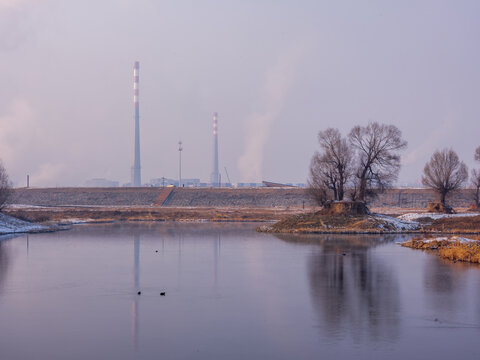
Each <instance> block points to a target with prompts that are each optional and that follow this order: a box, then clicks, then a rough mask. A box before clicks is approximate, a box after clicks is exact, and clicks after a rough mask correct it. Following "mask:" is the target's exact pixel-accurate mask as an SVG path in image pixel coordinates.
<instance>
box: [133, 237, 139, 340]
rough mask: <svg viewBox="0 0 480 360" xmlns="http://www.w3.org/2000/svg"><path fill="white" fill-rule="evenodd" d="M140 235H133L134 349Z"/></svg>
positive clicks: (136, 324) (136, 337) (136, 326)
mask: <svg viewBox="0 0 480 360" xmlns="http://www.w3.org/2000/svg"><path fill="white" fill-rule="evenodd" d="M139 267H140V235H134V236H133V282H134V294H135V295H134V296H135V297H134V299H133V302H132V339H133V347H134V349H135V350H136V349H137V346H138V318H139V314H138V296H137V295H136V294H137V292H138V291H139V288H140V280H139V278H140V276H139V273H140V271H139Z"/></svg>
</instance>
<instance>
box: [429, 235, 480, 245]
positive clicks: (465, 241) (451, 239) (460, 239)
mask: <svg viewBox="0 0 480 360" xmlns="http://www.w3.org/2000/svg"><path fill="white" fill-rule="evenodd" d="M422 241H423V242H425V243H431V242H434V241H449V242H457V241H458V242H460V243H462V244H468V243H476V242H478V240H474V239H469V238H465V237H462V236H451V237H446V236H440V237H436V238H431V239H423V240H422Z"/></svg>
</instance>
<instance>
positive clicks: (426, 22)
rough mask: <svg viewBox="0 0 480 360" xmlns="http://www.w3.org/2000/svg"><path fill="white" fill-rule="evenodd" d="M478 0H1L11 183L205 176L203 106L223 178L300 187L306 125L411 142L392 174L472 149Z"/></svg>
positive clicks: (0, 104)
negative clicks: (438, 153)
mask: <svg viewBox="0 0 480 360" xmlns="http://www.w3.org/2000/svg"><path fill="white" fill-rule="evenodd" d="M479 13H480V2H477V1H473V0H472V1H467V0H464V1H434V0H431V1H402V2H396V3H386V2H383V1H370V2H368V4H366V3H361V2H354V1H335V2H333V1H331V2H326V1H313V0H311V1H310V0H303V1H300V2H293V1H287V0H277V1H272V0H260V1H259V0H257V1H253V0H244V1H219V0H215V1H214V0H206V1H202V2H194V1H183V0H179V1H159V2H156V1H147V0H140V1H138V0H137V1H132V0H117V1H113V0H99V1H90V0H89V1H68V2H65V1H64V2H62V1H60V0H0V52H1V56H0V66H1V69H2V70H1V71H0V81H1V83H2V85H3V86H2V87H1V88H0V159H2V160H3V163H4V165H5V167H6V168H7V171H8V173H9V174H10V177H11V180H12V181H13V183H14V185H15V186H24V185H25V177H26V175H27V174H30V177H31V185H32V186H76V185H82V184H83V183H84V182H85V181H86V180H88V179H91V178H106V179H111V180H117V181H119V182H120V183H121V184H123V183H127V182H129V181H130V168H131V166H132V164H133V149H134V146H133V141H134V136H133V134H134V132H133V131H134V122H133V104H132V96H133V90H132V86H133V84H132V75H133V72H132V67H133V63H134V61H136V60H138V61H140V139H141V163H142V180H143V182H148V181H150V179H152V178H159V177H162V176H165V177H170V178H177V176H178V152H177V142H178V141H179V140H182V142H183V148H184V150H183V153H182V177H183V178H193V177H195V178H200V179H202V180H203V181H207V180H208V179H209V177H210V172H211V171H212V156H213V155H212V146H213V144H212V114H213V112H218V114H219V165H220V170H221V172H222V177H224V176H225V175H224V170H223V169H224V167H227V169H228V172H229V175H230V178H231V180H232V182H242V181H257V182H260V181H262V180H269V181H274V182H284V183H286V182H292V183H297V182H305V181H306V178H307V175H308V166H309V163H310V159H311V157H312V155H313V153H314V151H315V150H316V149H317V148H318V146H317V138H316V136H317V133H318V131H319V130H324V129H326V128H328V127H337V128H339V129H340V130H341V131H342V133H343V134H344V135H347V134H348V132H349V130H350V129H351V128H352V127H353V126H354V125H357V124H360V125H366V124H367V123H368V122H369V121H377V122H380V123H386V124H394V125H396V126H398V127H399V128H400V129H401V130H402V133H403V137H404V139H405V140H407V141H408V148H407V150H406V151H404V152H403V153H402V162H403V166H402V170H401V172H400V178H399V181H398V183H399V184H406V183H409V184H415V183H419V180H420V177H421V173H422V170H423V167H424V165H425V163H426V161H427V160H428V159H429V158H430V156H431V154H432V153H433V152H434V151H435V150H436V149H440V148H444V147H451V148H453V149H454V150H455V151H457V153H458V154H459V156H460V158H461V159H462V160H463V161H465V163H466V164H467V165H468V166H469V167H470V168H471V167H474V166H476V165H475V163H474V161H473V154H474V150H475V148H476V147H477V146H479V145H480V141H479V140H478V135H477V133H476V130H477V129H478V125H477V121H478V119H479V118H480V107H479V105H478V99H477V98H478V94H479V93H480V71H479V66H478V64H479V63H480V49H479V47H478V44H477V43H478V39H479V38H480V22H479V21H478V14H479Z"/></svg>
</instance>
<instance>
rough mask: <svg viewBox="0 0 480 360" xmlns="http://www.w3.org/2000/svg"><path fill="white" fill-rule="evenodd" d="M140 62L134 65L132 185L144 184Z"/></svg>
mask: <svg viewBox="0 0 480 360" xmlns="http://www.w3.org/2000/svg"><path fill="white" fill-rule="evenodd" d="M139 71H140V63H139V62H138V61H135V63H134V65H133V107H134V109H135V155H134V160H133V167H132V182H131V184H132V186H142V179H141V175H140V112H139V104H138V90H139V89H138V82H139Z"/></svg>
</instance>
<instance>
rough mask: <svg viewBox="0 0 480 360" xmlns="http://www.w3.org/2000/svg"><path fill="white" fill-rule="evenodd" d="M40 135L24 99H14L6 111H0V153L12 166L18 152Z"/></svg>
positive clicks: (25, 148)
mask: <svg viewBox="0 0 480 360" xmlns="http://www.w3.org/2000/svg"><path fill="white" fill-rule="evenodd" d="M40 136H41V130H40V129H37V128H36V123H35V119H34V115H33V112H32V109H31V108H30V105H29V104H28V102H27V101H26V100H25V99H14V100H13V101H12V103H11V104H10V106H9V107H8V110H7V112H6V113H4V114H2V113H0V153H1V154H2V159H3V161H4V162H5V163H6V164H7V165H9V167H14V164H15V163H16V162H17V161H16V160H17V159H18V158H19V155H20V154H23V153H24V152H25V151H27V149H28V148H29V145H30V143H31V142H33V141H35V140H36V139H37V138H39V137H40Z"/></svg>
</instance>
